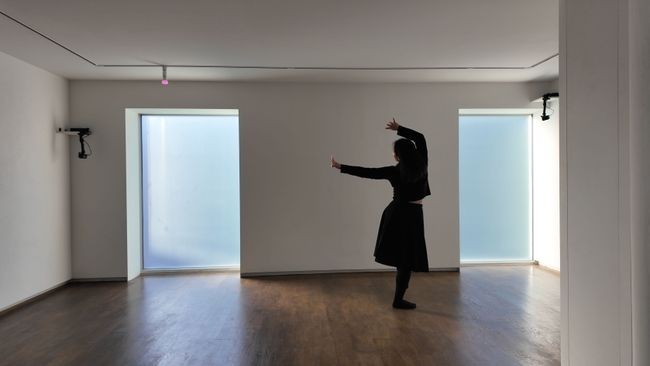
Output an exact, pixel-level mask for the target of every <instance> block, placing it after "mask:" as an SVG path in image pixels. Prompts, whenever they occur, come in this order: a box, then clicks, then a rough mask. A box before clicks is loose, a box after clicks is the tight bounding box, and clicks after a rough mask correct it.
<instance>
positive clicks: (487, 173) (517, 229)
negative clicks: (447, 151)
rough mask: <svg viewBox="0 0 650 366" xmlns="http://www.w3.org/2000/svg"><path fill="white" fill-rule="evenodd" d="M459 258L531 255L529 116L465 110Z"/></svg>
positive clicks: (526, 257) (461, 142)
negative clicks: (484, 114) (477, 114)
mask: <svg viewBox="0 0 650 366" xmlns="http://www.w3.org/2000/svg"><path fill="white" fill-rule="evenodd" d="M459 162H460V167H459V173H460V177H459V178H460V258H461V260H462V261H509V260H530V259H531V258H532V239H531V237H532V236H531V230H532V222H531V218H532V214H531V207H532V202H531V197H532V196H531V193H532V192H531V191H532V189H531V119H530V116H460V123H459Z"/></svg>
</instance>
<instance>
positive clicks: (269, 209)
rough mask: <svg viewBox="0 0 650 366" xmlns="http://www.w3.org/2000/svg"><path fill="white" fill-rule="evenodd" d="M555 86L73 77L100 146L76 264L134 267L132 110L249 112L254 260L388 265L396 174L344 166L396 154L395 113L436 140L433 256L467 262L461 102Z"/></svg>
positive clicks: (78, 166)
mask: <svg viewBox="0 0 650 366" xmlns="http://www.w3.org/2000/svg"><path fill="white" fill-rule="evenodd" d="M546 89H547V86H546V84H530V85H528V84H515V83H513V84H496V83H493V84H489V83H486V84H471V83H465V84H463V83H459V84H444V83H440V84H291V83H286V84H281V83H264V84H255V83H232V84H228V83H212V82H203V83H202V82H172V83H171V84H170V86H169V87H167V88H165V87H161V86H160V84H159V83H157V82H125V81H122V82H104V81H73V82H71V116H72V121H74V122H78V123H81V124H84V125H87V126H89V127H91V128H92V129H93V131H94V134H93V136H91V138H90V139H89V141H90V143H91V144H92V146H93V150H94V155H93V157H92V158H91V159H88V160H87V161H78V160H73V161H72V168H71V169H72V174H71V176H72V182H71V183H72V188H73V191H74V192H75V194H74V196H73V198H72V220H73V276H74V277H76V278H77V277H78V278H82V277H83V278H92V277H126V276H127V267H126V263H127V245H126V186H125V155H124V154H125V145H124V141H125V131H124V110H125V108H236V109H239V110H240V147H241V199H242V202H241V204H242V207H241V214H242V217H241V224H242V227H241V230H242V236H241V239H242V264H241V265H242V272H244V273H254V272H274V271H312V270H349V269H374V268H385V267H382V266H379V265H377V264H375V263H374V262H373V258H372V250H373V247H374V241H375V237H376V233H377V224H378V220H379V217H380V215H381V210H382V209H383V208H384V206H385V205H386V204H387V203H388V202H389V201H390V198H391V189H390V186H389V185H388V184H387V183H385V182H373V181H363V180H360V179H358V178H354V177H350V176H343V175H340V174H338V173H337V172H336V171H334V170H333V169H331V168H330V167H329V156H330V154H331V153H334V154H335V155H336V157H337V158H338V159H339V160H340V161H342V162H345V163H351V164H362V165H369V166H374V165H385V164H393V163H394V162H393V161H392V153H391V143H392V141H393V140H394V139H395V138H396V136H395V134H394V133H389V132H387V131H385V130H384V122H385V120H386V119H387V118H390V117H393V116H395V117H396V118H397V119H398V120H399V121H400V122H401V123H403V124H404V125H407V126H411V127H413V128H416V129H419V130H421V131H422V132H423V133H424V134H425V135H426V136H427V138H428V140H429V144H430V146H431V147H430V154H431V155H430V158H431V166H430V180H431V188H432V196H431V197H430V198H429V199H428V200H427V202H426V203H425V220H426V225H427V232H426V235H427V239H428V246H429V247H428V250H429V260H430V264H431V267H434V268H449V267H458V265H459V250H458V151H457V150H458V136H457V131H458V109H459V108H487V107H489V108H518V107H526V106H528V105H529V102H530V101H531V100H533V99H535V98H537V97H538V96H539V95H541V92H543V91H545V90H546Z"/></svg>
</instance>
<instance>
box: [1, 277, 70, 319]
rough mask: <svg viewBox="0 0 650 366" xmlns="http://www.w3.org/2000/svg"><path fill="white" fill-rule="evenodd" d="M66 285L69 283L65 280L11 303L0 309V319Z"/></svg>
mask: <svg viewBox="0 0 650 366" xmlns="http://www.w3.org/2000/svg"><path fill="white" fill-rule="evenodd" d="M68 283H70V280H65V281H63V282H61V283H58V284H56V285H54V286H52V287H50V288H48V289H45V290H43V291H40V292H38V293H36V294H34V295H32V296H30V297H27V298H25V299H23V300H20V301H18V302H15V303H13V304H11V305H9V306H6V307H4V308H2V309H0V317H2V316H4V315H7V314H9V313H11V312H12V311H15V310H18V309H20V308H22V307H23V306H26V305H29V304H31V303H33V302H35V301H38V300H40V299H42V298H43V297H45V296H47V295H49V294H51V293H53V292H54V291H56V290H58V289H60V288H62V287H63V286H65V285H67V284H68Z"/></svg>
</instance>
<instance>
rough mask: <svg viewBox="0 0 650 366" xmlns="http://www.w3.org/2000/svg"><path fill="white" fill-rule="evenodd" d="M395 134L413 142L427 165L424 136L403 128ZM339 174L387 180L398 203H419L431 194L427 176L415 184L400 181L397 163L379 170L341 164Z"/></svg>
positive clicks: (427, 158)
mask: <svg viewBox="0 0 650 366" xmlns="http://www.w3.org/2000/svg"><path fill="white" fill-rule="evenodd" d="M397 134H398V135H399V136H402V137H405V138H407V139H409V140H412V141H413V142H415V147H416V149H417V151H418V153H420V155H421V156H422V158H423V159H424V162H425V163H427V164H428V161H429V157H428V154H429V153H428V150H427V141H426V140H425V138H424V135H422V134H421V133H419V132H417V131H414V130H411V129H409V128H406V127H403V126H399V128H398V129H397ZM341 173H345V174H350V175H356V176H357V177H361V178H370V179H388V181H389V182H390V185H391V186H393V199H394V200H398V201H419V200H421V199H422V198H424V197H426V196H428V195H430V194H431V190H430V189H429V179H428V175H427V174H425V175H424V176H423V177H422V178H421V179H418V180H417V181H415V182H406V181H404V180H402V179H401V175H400V168H399V163H398V164H397V165H391V166H385V167H381V168H364V167H360V166H351V165H343V164H341Z"/></svg>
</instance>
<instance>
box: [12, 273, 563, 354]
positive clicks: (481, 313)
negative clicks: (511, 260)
mask: <svg viewBox="0 0 650 366" xmlns="http://www.w3.org/2000/svg"><path fill="white" fill-rule="evenodd" d="M393 276H394V275H393V274H392V273H374V274H337V275H306V276H282V277H266V278H255V279H240V278H239V275H238V274H236V273H231V274H218V273H208V274H184V275H161V276H148V277H142V278H139V279H136V280H134V281H132V282H131V283H129V284H125V283H95V284H71V285H68V286H66V287H64V288H62V289H61V290H58V291H56V292H54V293H52V294H51V295H48V296H46V297H45V298H44V299H42V300H39V301H37V302H34V303H32V304H29V305H26V306H24V307H22V308H20V309H18V310H16V311H13V312H10V313H8V314H6V315H5V316H2V317H0V365H39V366H40V365H174V366H179V365H283V366H284V365H481V366H485V365H498V366H507V365H559V363H560V278H559V276H558V275H557V274H555V273H551V272H547V271H545V270H542V269H539V268H537V267H534V266H512V267H464V268H462V270H461V273H426V274H422V273H416V274H414V276H413V279H412V280H411V288H410V289H409V290H408V292H407V296H406V298H407V299H409V300H412V301H415V302H416V303H417V305H418V308H417V309H416V310H414V311H405V310H394V309H392V308H391V306H390V303H391V300H392V295H393V286H394V277H393Z"/></svg>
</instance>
